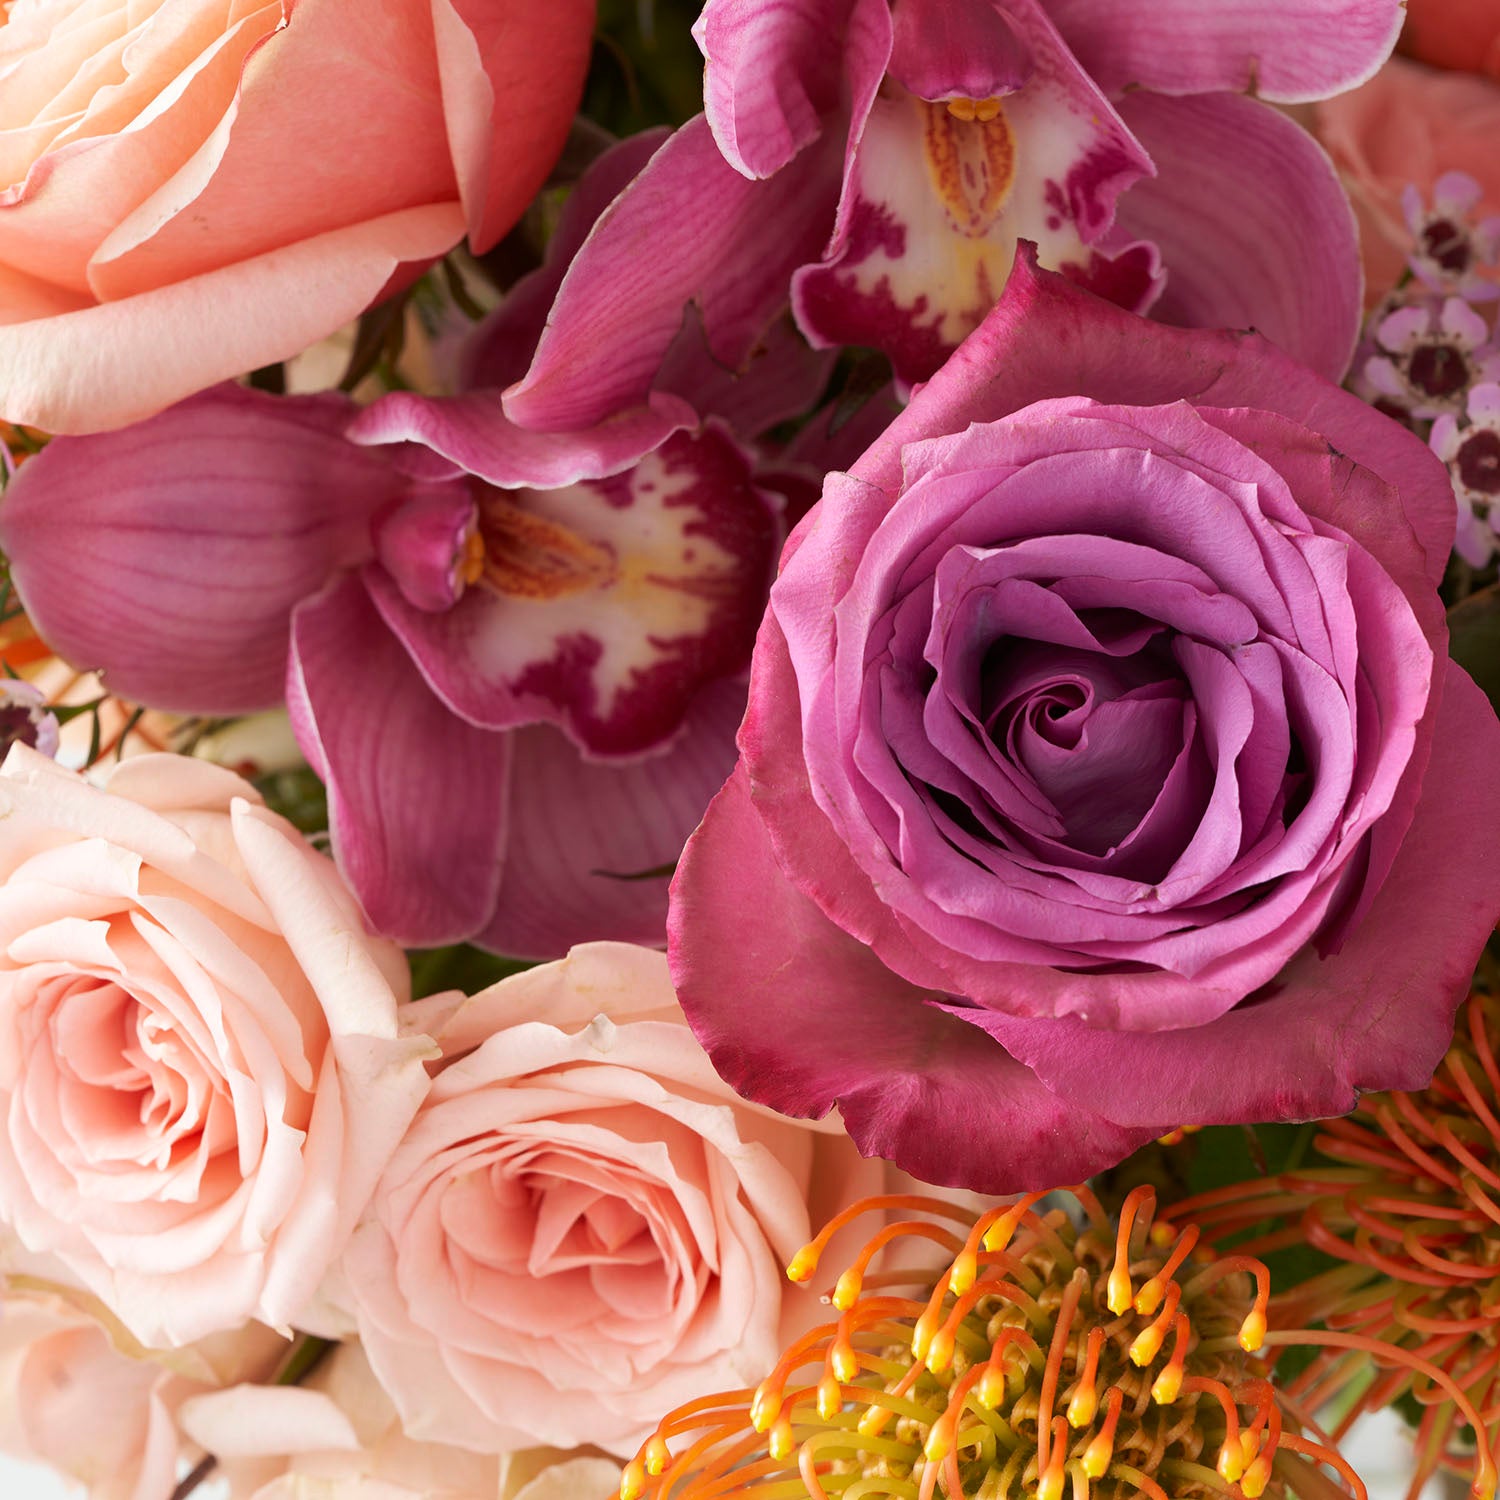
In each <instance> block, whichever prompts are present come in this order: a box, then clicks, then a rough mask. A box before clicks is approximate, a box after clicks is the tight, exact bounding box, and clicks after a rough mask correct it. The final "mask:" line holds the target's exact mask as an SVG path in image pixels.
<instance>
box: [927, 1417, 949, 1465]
mask: <svg viewBox="0 0 1500 1500" xmlns="http://www.w3.org/2000/svg"><path fill="white" fill-rule="evenodd" d="M952 1447H953V1443H952V1441H951V1440H950V1438H949V1436H948V1424H947V1423H946V1422H943V1421H938V1422H934V1423H933V1424H932V1429H931V1431H929V1432H928V1434H927V1441H926V1442H925V1443H924V1444H923V1445H922V1456H923V1457H924V1458H925V1459H926V1460H927V1462H928V1463H930V1464H936V1463H941V1462H942V1461H943V1460H944V1459H945V1458H947V1456H948V1453H949V1450H950V1449H951V1448H952Z"/></svg>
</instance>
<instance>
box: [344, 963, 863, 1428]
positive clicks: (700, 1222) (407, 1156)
mask: <svg viewBox="0 0 1500 1500" xmlns="http://www.w3.org/2000/svg"><path fill="white" fill-rule="evenodd" d="M452 1003H453V1002H452V1001H451V999H444V998H439V999H437V1000H435V1001H432V1002H418V1003H417V1006H416V1007H415V1008H414V1015H413V1024H416V1025H421V1026H424V1027H425V1028H427V1029H429V1030H430V1031H431V1032H432V1034H433V1035H434V1036H437V1037H438V1038H439V1040H440V1041H441V1042H442V1044H443V1046H444V1049H445V1052H446V1053H447V1054H448V1056H449V1057H450V1058H452V1061H450V1062H449V1063H447V1065H446V1066H445V1067H444V1068H443V1070H442V1071H441V1072H440V1073H439V1074H438V1076H437V1078H436V1079H435V1081H434V1083H433V1087H432V1093H431V1094H430V1096H429V1097H428V1099H427V1101H426V1103H425V1104H424V1106H423V1108H422V1110H421V1112H420V1113H419V1114H418V1115H417V1118H416V1120H415V1121H414V1122H413V1124H412V1127H411V1129H410V1131H409V1132H408V1133H407V1136H406V1139H405V1141H404V1142H403V1143H402V1145H401V1147H400V1149H399V1150H398V1151H397V1152H396V1154H395V1156H394V1157H393V1158H392V1161H391V1164H390V1167H389V1168H388V1169H387V1171H386V1173H385V1176H384V1177H383V1178H382V1180H381V1183H380V1186H379V1188H378V1189H377V1191H376V1194H375V1197H374V1199H373V1201H372V1203H371V1208H370V1212H369V1215H368V1216H367V1219H366V1221H365V1222H364V1223H363V1224H362V1225H361V1226H360V1228H359V1229H358V1230H357V1231H356V1233H355V1237H354V1239H353V1241H352V1242H351V1244H350V1247H349V1251H348V1254H347V1255H346V1257H345V1262H344V1272H345V1277H344V1279H345V1281H346V1282H347V1295H348V1296H349V1297H350V1298H351V1299H352V1304H353V1308H354V1311H355V1313H356V1316H357V1319H358V1325H359V1333H360V1338H361V1340H362V1341H363V1344H364V1348H365V1352H366V1354H367V1355H368V1357H369V1360H370V1363H371V1365H372V1366H373V1367H374V1369H375V1372H376V1374H377V1376H378V1377H379V1378H380V1380H381V1382H382V1383H383V1384H384V1386H385V1388H386V1389H387V1390H388V1391H389V1392H390V1395H391V1397H392V1399H393V1400H394V1401H395V1403H396V1407H397V1409H398V1410H399V1412H400V1413H401V1419H402V1423H403V1425H404V1427H405V1430H406V1432H407V1434H408V1436H410V1437H413V1438H417V1439H421V1440H423V1441H427V1442H439V1443H453V1444H458V1445H460V1446H464V1447H470V1448H474V1449H476V1450H482V1451H490V1452H504V1451H506V1450H507V1449H515V1448H523V1447H529V1446H532V1445H535V1444H537V1443H544V1444H550V1445H553V1446H558V1447H571V1446H573V1445H575V1444H578V1443H585V1442H587V1443H594V1444H597V1445H599V1446H600V1447H603V1448H606V1449H608V1450H610V1451H612V1452H619V1453H628V1452H630V1451H632V1450H633V1448H634V1446H635V1444H636V1443H638V1442H640V1441H641V1440H642V1438H644V1436H645V1435H646V1433H647V1432H648V1431H649V1430H650V1428H651V1426H652V1424H653V1423H654V1422H655V1421H656V1419H657V1418H658V1417H659V1416H660V1415H661V1413H662V1412H663V1411H666V1410H669V1409H670V1408H671V1407H672V1406H673V1405H675V1404H676V1403H677V1402H679V1401H683V1400H687V1399H689V1398H691V1397H694V1396H697V1395H700V1394H702V1393H703V1392H704V1391H709V1390H714V1389H716V1388H717V1386H718V1385H719V1384H722V1383H724V1382H728V1383H729V1384H730V1385H743V1384H745V1383H746V1382H749V1381H754V1380H758V1379H759V1378H760V1377H761V1376H762V1375H763V1374H764V1373H765V1371H766V1370H767V1369H769V1368H770V1365H771V1364H772V1363H773V1362H774V1359H775V1357H776V1354H777V1351H778V1349H779V1348H780V1341H781V1338H782V1336H783V1333H784V1332H785V1327H784V1324H783V1314H784V1313H785V1314H786V1315H787V1316H789V1317H796V1316H797V1314H798V1309H797V1308H796V1306H795V1302H794V1300H793V1299H787V1303H788V1305H787V1306H786V1307H783V1291H784V1290H785V1288H786V1285H787V1284H786V1279H785V1277H784V1276H783V1274H782V1267H783V1266H784V1265H785V1263H786V1260H787V1258H788V1257H789V1256H791V1255H792V1254H794V1253H795V1252H796V1250H797V1249H798V1248H799V1247H800V1246H801V1245H802V1243H803V1242H804V1241H805V1240H806V1239H807V1238H808V1237H809V1232H810V1231H809V1223H810V1219H809V1203H810V1201H811V1202H812V1217H813V1218H814V1219H816V1218H818V1217H819V1215H820V1212H821V1211H822V1210H824V1209H835V1208H838V1207H841V1206H843V1205H844V1204H845V1203H848V1202H850V1201H852V1200H853V1199H854V1198H855V1197H856V1196H858V1193H859V1191H860V1187H861V1183H862V1182H863V1181H864V1179H868V1178H871V1177H872V1174H874V1173H876V1172H877V1170H878V1168H877V1167H876V1165H875V1164H873V1163H863V1162H861V1161H860V1159H859V1157H858V1155H857V1154H856V1152H855V1150H854V1148H853V1146H852V1145H851V1144H850V1143H849V1141H848V1140H847V1139H846V1138H845V1137H844V1136H843V1135H842V1133H839V1132H834V1133H824V1134H821V1135H816V1134H814V1133H813V1132H812V1131H810V1130H809V1128H808V1127H807V1125H805V1124H804V1123H802V1122H798V1121H793V1120H786V1119H781V1118H779V1117H777V1116H775V1115H773V1114H771V1113H770V1112H769V1111H766V1110H761V1109H758V1108H756V1107H754V1106H747V1105H745V1104H744V1103H742V1102H741V1101H740V1100H738V1099H736V1098H735V1097H734V1095H733V1093H732V1092H731V1091H730V1090H729V1089H728V1088H727V1087H726V1086H725V1085H724V1084H723V1083H722V1082H721V1081H720V1080H719V1079H718V1078H716V1077H715V1076H714V1072H713V1069H712V1068H711V1067H710V1066H709V1064H708V1059H707V1058H706V1057H704V1055H703V1053H702V1050H701V1049H700V1048H699V1047H698V1045H697V1043H696V1042H694V1040H693V1038H692V1034H691V1033H690V1032H689V1030H688V1028H687V1026H686V1024H685V1023H684V1022H683V1019H682V1013H681V1011H680V1010H679V1009H678V1007H677V1004H676V1001H675V1000H674V998H673V996H672V988H671V984H670V982H669V980H668V977H667V964H666V959H665V957H664V956H663V955H661V954H659V953H654V952H652V951H650V950H649V949H645V948H635V947H630V946H628V945H625V944H620V943H592V944H587V945H585V946H583V947H579V948H575V949H574V950H573V951H572V953H571V954H570V955H569V956H568V957H567V958H565V959H562V960H559V961H558V962H555V963H551V964H547V965H545V966H543V967H541V968H537V969H532V970H529V971H527V972H525V973H522V974H519V975H516V976H514V977H512V978H510V979H506V980H503V981H502V982H501V983H499V984H498V985H495V986H493V987H491V988H490V989H489V990H486V991H484V992H483V993H482V994H480V995H477V996H475V997H474V998H473V999H471V1000H468V1001H465V1002H462V1003H461V1004H460V1005H459V1006H458V1008H457V1010H456V1011H454V1012H453V1013H452V1014H451V1015H447V1016H444V1015H443V1014H442V1011H443V1010H444V1009H445V1008H447V1009H451V1007H452ZM856 1179H859V1181H856ZM868 1185H873V1182H871V1183H870V1184H868Z"/></svg>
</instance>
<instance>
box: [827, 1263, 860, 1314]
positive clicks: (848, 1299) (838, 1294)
mask: <svg viewBox="0 0 1500 1500" xmlns="http://www.w3.org/2000/svg"><path fill="white" fill-rule="evenodd" d="M863 1287H864V1277H862V1276H861V1275H860V1274H859V1272H858V1271H856V1270H854V1269H853V1267H851V1268H850V1269H849V1270H847V1271H845V1272H844V1274H843V1275H842V1276H840V1277H839V1279H838V1284H837V1285H836V1286H835V1287H834V1289H833V1305H834V1306H835V1307H836V1308H838V1310H839V1311H840V1312H848V1311H849V1309H850V1308H851V1307H853V1306H854V1304H855V1303H856V1302H858V1301H859V1294H860V1291H861V1289H862V1288H863Z"/></svg>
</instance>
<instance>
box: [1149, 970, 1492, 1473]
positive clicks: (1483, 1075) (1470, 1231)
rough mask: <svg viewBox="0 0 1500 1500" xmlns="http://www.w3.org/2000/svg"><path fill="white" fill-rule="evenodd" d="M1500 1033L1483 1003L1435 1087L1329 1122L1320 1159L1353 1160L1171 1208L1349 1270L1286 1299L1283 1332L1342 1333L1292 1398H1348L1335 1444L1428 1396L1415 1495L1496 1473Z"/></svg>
mask: <svg viewBox="0 0 1500 1500" xmlns="http://www.w3.org/2000/svg"><path fill="white" fill-rule="evenodd" d="M1497 1037H1500V999H1497V998H1496V996H1494V995H1492V994H1489V993H1483V992H1476V993H1474V994H1472V995H1470V997H1469V999H1468V1001H1467V1003H1466V1004H1465V1006H1464V1008H1463V1009H1462V1010H1461V1011H1460V1013H1459V1017H1458V1027H1457V1032H1456V1035H1455V1037H1454V1041H1453V1045H1452V1046H1451V1047H1450V1048H1449V1050H1448V1053H1447V1055H1446V1056H1445V1057H1444V1059H1443V1061H1442V1064H1441V1065H1440V1066H1439V1068H1438V1070H1437V1073H1436V1074H1435V1075H1434V1077H1433V1080H1432V1083H1431V1084H1430V1085H1429V1086H1428V1087H1427V1088H1425V1089H1423V1090H1422V1091H1421V1092H1419V1093H1410V1094H1405V1093H1385V1094H1369V1095H1366V1096H1365V1098H1363V1099H1362V1100H1361V1101H1360V1103H1359V1105H1358V1107H1357V1108H1356V1109H1355V1110H1354V1112H1353V1113H1352V1114H1350V1115H1348V1116H1346V1117H1345V1118H1343V1119H1338V1120H1327V1121H1324V1122H1323V1123H1322V1124H1321V1125H1320V1126H1319V1133H1318V1135H1317V1137H1316V1138H1315V1141H1314V1144H1315V1147H1316V1149H1317V1150H1318V1151H1319V1152H1320V1153H1321V1154H1322V1155H1323V1156H1324V1157H1325V1158H1328V1159H1330V1160H1332V1161H1335V1162H1337V1163H1339V1164H1340V1165H1338V1166H1335V1167H1327V1168H1306V1169H1302V1170H1298V1171H1295V1172H1288V1173H1283V1174H1282V1175H1280V1176H1278V1177H1271V1178H1262V1179H1258V1180H1256V1181H1253V1182H1245V1183H1236V1184H1234V1185H1232V1186H1229V1187H1225V1188H1219V1189H1217V1190H1215V1191H1214V1192H1211V1193H1205V1194H1203V1195H1201V1196H1200V1197H1197V1198H1193V1199H1189V1200H1188V1201H1187V1202H1185V1203H1182V1204H1179V1205H1176V1206H1175V1207H1174V1208H1173V1209H1172V1210H1171V1211H1170V1212H1171V1213H1172V1214H1174V1215H1176V1214H1179V1213H1180V1214H1183V1215H1191V1216H1192V1218H1193V1220H1194V1221H1195V1222H1196V1223H1197V1224H1198V1225H1199V1227H1200V1228H1201V1229H1202V1231H1203V1233H1204V1235H1205V1237H1206V1238H1208V1239H1211V1240H1213V1241H1214V1242H1216V1243H1222V1242H1223V1241H1225V1240H1229V1239H1236V1238H1237V1239H1238V1240H1239V1241H1240V1243H1238V1244H1237V1246H1236V1248H1237V1249H1240V1250H1242V1251H1249V1252H1253V1253H1257V1254H1266V1253H1269V1252H1270V1251H1272V1250H1274V1249H1276V1248H1278V1247H1280V1246H1284V1245H1289V1244H1295V1243H1299V1242H1303V1243H1307V1244H1310V1245H1312V1246H1313V1247H1315V1248H1316V1249H1318V1250H1322V1251H1323V1252H1325V1253H1326V1254H1328V1255H1331V1256H1333V1257H1335V1258H1336V1259H1338V1260H1340V1261H1342V1262H1343V1263H1344V1264H1342V1265H1340V1266H1338V1267H1336V1268H1334V1269H1332V1270H1329V1271H1326V1272H1324V1273H1322V1274H1321V1275H1318V1276H1315V1277H1312V1278H1311V1279H1309V1280H1308V1281H1305V1282H1303V1283H1302V1284H1301V1285H1299V1286H1296V1287H1293V1288H1290V1289H1289V1290H1287V1291H1285V1292H1282V1293H1280V1294H1278V1296H1277V1297H1276V1298H1275V1299H1274V1300H1273V1301H1272V1304H1271V1309H1270V1312H1271V1316H1272V1318H1273V1320H1274V1321H1276V1322H1277V1323H1278V1324H1280V1325H1281V1326H1288V1325H1291V1324H1296V1323H1304V1322H1311V1321H1316V1322H1319V1323H1322V1324H1323V1325H1324V1326H1325V1327H1326V1329H1327V1330H1329V1331H1328V1332H1327V1333H1325V1334H1322V1335H1320V1336H1318V1337H1320V1338H1321V1340H1322V1341H1323V1342H1324V1343H1325V1344H1327V1345H1328V1347H1326V1348H1325V1349H1323V1351H1322V1352H1321V1353H1320V1354H1319V1355H1318V1357H1317V1358H1316V1359H1315V1360H1314V1361H1313V1362H1312V1364H1310V1365H1309V1366H1308V1367H1307V1368H1306V1369H1305V1370H1303V1371H1302V1372H1301V1373H1300V1374H1299V1375H1298V1376H1297V1377H1296V1379H1294V1380H1292V1381H1290V1382H1289V1383H1288V1385H1287V1388H1286V1395H1287V1398H1288V1399H1289V1400H1291V1401H1292V1402H1294V1403H1296V1405H1297V1406H1298V1407H1299V1409H1305V1410H1314V1409H1316V1408H1317V1407H1319V1406H1321V1405H1322V1404H1324V1403H1325V1402H1327V1401H1329V1400H1332V1399H1333V1398H1335V1397H1342V1398H1343V1400H1344V1402H1345V1403H1346V1406H1347V1414H1346V1415H1344V1416H1343V1417H1342V1418H1341V1420H1340V1421H1339V1423H1338V1424H1337V1425H1336V1426H1335V1427H1334V1429H1333V1433H1334V1436H1335V1437H1338V1436H1339V1435H1341V1434H1342V1432H1344V1431H1345V1430H1347V1428H1348V1427H1349V1426H1350V1424H1351V1423H1352V1422H1353V1421H1354V1420H1355V1418H1356V1417H1358V1416H1359V1415H1360V1414H1361V1413H1362V1412H1367V1411H1374V1410H1376V1409H1378V1408H1380V1407H1383V1406H1386V1405H1388V1404H1389V1403H1390V1402H1392V1401H1393V1400H1396V1399H1397V1398H1398V1397H1401V1396H1403V1395H1406V1394H1410V1395H1411V1396H1413V1397H1415V1399H1416V1401H1417V1402H1418V1403H1419V1404H1420V1405H1421V1406H1422V1407H1423V1408H1424V1410H1423V1414H1422V1418H1421V1422H1420V1424H1419V1426H1418V1430H1417V1468H1416V1473H1415V1475H1414V1477H1413V1479H1412V1484H1411V1489H1410V1492H1409V1494H1410V1496H1411V1497H1413V1500H1414V1497H1415V1496H1416V1495H1417V1493H1418V1491H1419V1490H1420V1489H1421V1488H1422V1486H1423V1484H1424V1483H1425V1482H1426V1481H1427V1480H1428V1479H1429V1478H1430V1477H1431V1475H1432V1474H1433V1473H1434V1471H1435V1470H1436V1469H1437V1468H1438V1467H1439V1466H1443V1467H1446V1468H1450V1469H1455V1470H1458V1471H1460V1472H1467V1471H1470V1470H1473V1469H1475V1468H1476V1465H1477V1466H1478V1467H1479V1468H1481V1469H1482V1468H1484V1466H1486V1465H1490V1463H1491V1459H1490V1455H1491V1452H1492V1451H1493V1450H1494V1448H1495V1447H1496V1445H1497V1444H1500V1065H1497V1062H1496V1056H1495V1044H1494V1040H1493V1039H1495V1038H1497ZM1267 1221H1270V1224H1271V1227H1269V1228H1268V1227H1267ZM1247 1233H1248V1234H1250V1235H1251V1236H1252V1237H1251V1238H1248V1239H1247V1238H1245V1236H1246V1234H1247ZM1309 1337H1313V1336H1311V1335H1310V1336H1309ZM1392 1349H1398V1350H1400V1351H1403V1352H1404V1353H1405V1355H1407V1356H1409V1357H1408V1358H1406V1359H1405V1360H1404V1361H1403V1362H1402V1363H1401V1364H1400V1365H1399V1366H1398V1367H1396V1368H1391V1369H1387V1370H1384V1371H1381V1372H1379V1373H1376V1372H1375V1371H1374V1369H1373V1367H1372V1365H1371V1361H1370V1354H1371V1353H1372V1352H1373V1353H1375V1354H1376V1355H1377V1356H1383V1357H1385V1359H1386V1360H1387V1362H1388V1361H1389V1357H1390V1355H1391V1352H1392ZM1437 1375H1441V1376H1442V1377H1443V1378H1442V1379H1436V1378H1435V1376H1437ZM1362 1381H1367V1382H1368V1384H1366V1385H1364V1386H1363V1387H1362V1388H1361V1384H1360V1383H1361V1382H1362ZM1455 1388H1456V1390H1457V1392H1459V1393H1461V1394H1462V1396H1463V1398H1464V1399H1463V1400H1458V1399H1456V1398H1455V1395H1454V1391H1455ZM1476 1419H1477V1420H1476ZM1476 1428H1477V1429H1478V1431H1477V1455H1476Z"/></svg>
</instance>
